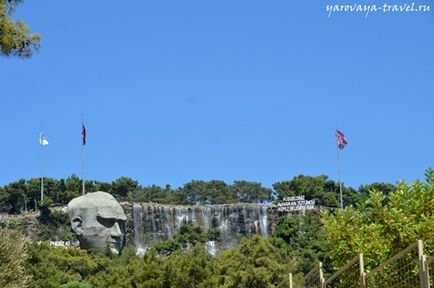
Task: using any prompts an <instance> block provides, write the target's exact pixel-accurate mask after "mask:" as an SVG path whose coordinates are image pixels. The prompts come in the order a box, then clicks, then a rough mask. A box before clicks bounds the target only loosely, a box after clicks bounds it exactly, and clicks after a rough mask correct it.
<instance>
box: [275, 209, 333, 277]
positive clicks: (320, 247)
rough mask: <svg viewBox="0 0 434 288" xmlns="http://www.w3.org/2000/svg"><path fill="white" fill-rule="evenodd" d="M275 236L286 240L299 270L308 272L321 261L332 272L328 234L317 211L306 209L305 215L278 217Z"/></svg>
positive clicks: (287, 247)
mask: <svg viewBox="0 0 434 288" xmlns="http://www.w3.org/2000/svg"><path fill="white" fill-rule="evenodd" d="M273 237H276V238H277V239H281V240H283V241H284V243H285V245H284V246H283V247H285V248H286V249H287V250H288V252H289V254H290V255H291V258H292V259H293V260H294V261H295V263H296V264H297V270H298V271H302V272H303V273H304V274H306V273H308V272H309V271H310V270H311V269H312V268H313V266H314V265H316V264H317V263H318V261H321V262H322V263H323V267H324V270H325V271H326V272H328V273H329V272H332V269H331V261H330V257H329V245H328V241H327V234H326V233H325V231H324V227H323V223H322V221H321V216H320V214H319V213H318V212H317V211H306V213H305V214H304V215H292V216H290V217H287V216H281V217H278V218H277V223H276V228H275V230H274V231H273Z"/></svg>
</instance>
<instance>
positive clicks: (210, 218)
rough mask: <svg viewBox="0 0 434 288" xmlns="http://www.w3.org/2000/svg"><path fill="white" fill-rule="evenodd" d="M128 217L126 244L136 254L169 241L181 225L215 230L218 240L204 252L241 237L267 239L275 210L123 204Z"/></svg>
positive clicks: (250, 206) (239, 206)
mask: <svg viewBox="0 0 434 288" xmlns="http://www.w3.org/2000/svg"><path fill="white" fill-rule="evenodd" d="M123 206H124V209H125V212H126V214H127V216H128V218H129V219H128V222H127V234H129V237H128V239H127V241H128V242H130V243H134V244H135V245H136V247H137V251H138V253H141V252H143V251H145V250H146V249H147V248H148V247H149V246H150V245H152V243H154V242H155V241H158V240H160V241H164V240H168V239H171V238H172V237H173V235H174V234H175V233H176V232H177V229H178V228H179V227H180V226H181V225H185V224H194V225H198V226H200V227H201V228H202V229H204V230H209V229H218V230H219V231H220V240H219V241H217V242H214V241H210V242H209V243H207V247H208V251H209V252H210V253H211V254H214V253H215V251H217V250H221V249H225V248H229V247H233V246H235V245H237V244H238V243H239V241H240V239H241V238H242V237H249V238H250V237H252V235H254V234H260V235H262V236H263V237H268V236H269V235H270V234H271V232H272V229H273V225H272V224H270V223H274V220H275V218H276V216H277V211H276V209H275V207H274V206H267V205H259V204H228V205H211V206H169V205H158V204H150V203H134V204H132V205H131V204H129V205H123Z"/></svg>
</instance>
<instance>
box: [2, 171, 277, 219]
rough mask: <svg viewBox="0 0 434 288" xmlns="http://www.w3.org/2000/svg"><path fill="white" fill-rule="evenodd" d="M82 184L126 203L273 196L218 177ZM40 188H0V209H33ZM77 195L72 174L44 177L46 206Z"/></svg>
mask: <svg viewBox="0 0 434 288" xmlns="http://www.w3.org/2000/svg"><path fill="white" fill-rule="evenodd" d="M85 184H86V191H88V192H93V191H106V192H109V193H111V194H112V195H113V196H114V197H115V198H116V199H117V200H119V201H125V200H128V201H130V202H154V203H160V204H189V205H197V204H228V203H237V202H242V203H258V202H266V201H271V200H272V199H273V191H272V190H271V189H268V188H264V187H262V185H261V184H260V183H257V182H248V181H235V182H234V183H233V184H232V185H230V184H226V183H225V182H223V181H220V180H211V181H208V182H205V181H197V180H193V181H191V182H189V183H186V184H185V185H184V186H183V187H180V188H177V189H172V187H171V186H170V185H166V186H165V187H164V188H162V187H160V186H158V185H151V186H146V187H143V186H141V185H140V184H139V183H138V182H137V181H136V180H133V179H131V178H128V177H120V178H118V179H116V180H115V181H113V182H111V183H108V182H98V181H93V180H86V183H85ZM40 191H41V179H39V178H32V179H29V180H27V181H26V180H24V179H20V180H18V181H15V182H12V183H9V184H7V185H5V186H4V187H0V211H8V212H9V213H13V214H20V213H22V212H24V211H26V210H36V208H37V207H35V204H36V203H37V201H39V200H40ZM81 194H82V182H81V179H80V178H79V177H78V176H77V175H75V174H72V175H71V176H69V177H68V178H67V179H60V180H57V179H53V178H44V199H45V200H47V201H52V202H51V203H50V205H54V204H55V205H65V204H67V203H68V202H69V201H71V200H72V199H73V198H75V197H78V196H80V195H81ZM48 199H50V200H48ZM39 205H41V203H39ZM45 206H47V205H45ZM42 207H44V205H42ZM43 221H44V220H43Z"/></svg>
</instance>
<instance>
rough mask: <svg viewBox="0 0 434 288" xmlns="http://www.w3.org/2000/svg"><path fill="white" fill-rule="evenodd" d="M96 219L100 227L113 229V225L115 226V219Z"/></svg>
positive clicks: (99, 217)
mask: <svg viewBox="0 0 434 288" xmlns="http://www.w3.org/2000/svg"><path fill="white" fill-rule="evenodd" d="M96 219H97V220H98V222H99V223H100V224H101V225H103V226H105V227H107V228H111V227H113V225H115V223H116V219H114V218H103V217H101V216H98V217H97V218H96Z"/></svg>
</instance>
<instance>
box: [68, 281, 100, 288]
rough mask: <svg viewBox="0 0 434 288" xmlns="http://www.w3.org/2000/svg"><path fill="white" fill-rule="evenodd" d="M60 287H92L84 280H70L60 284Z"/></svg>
mask: <svg viewBox="0 0 434 288" xmlns="http://www.w3.org/2000/svg"><path fill="white" fill-rule="evenodd" d="M60 288H92V285H90V284H89V283H86V282H79V281H70V282H68V283H66V284H63V285H62V286H60Z"/></svg>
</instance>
